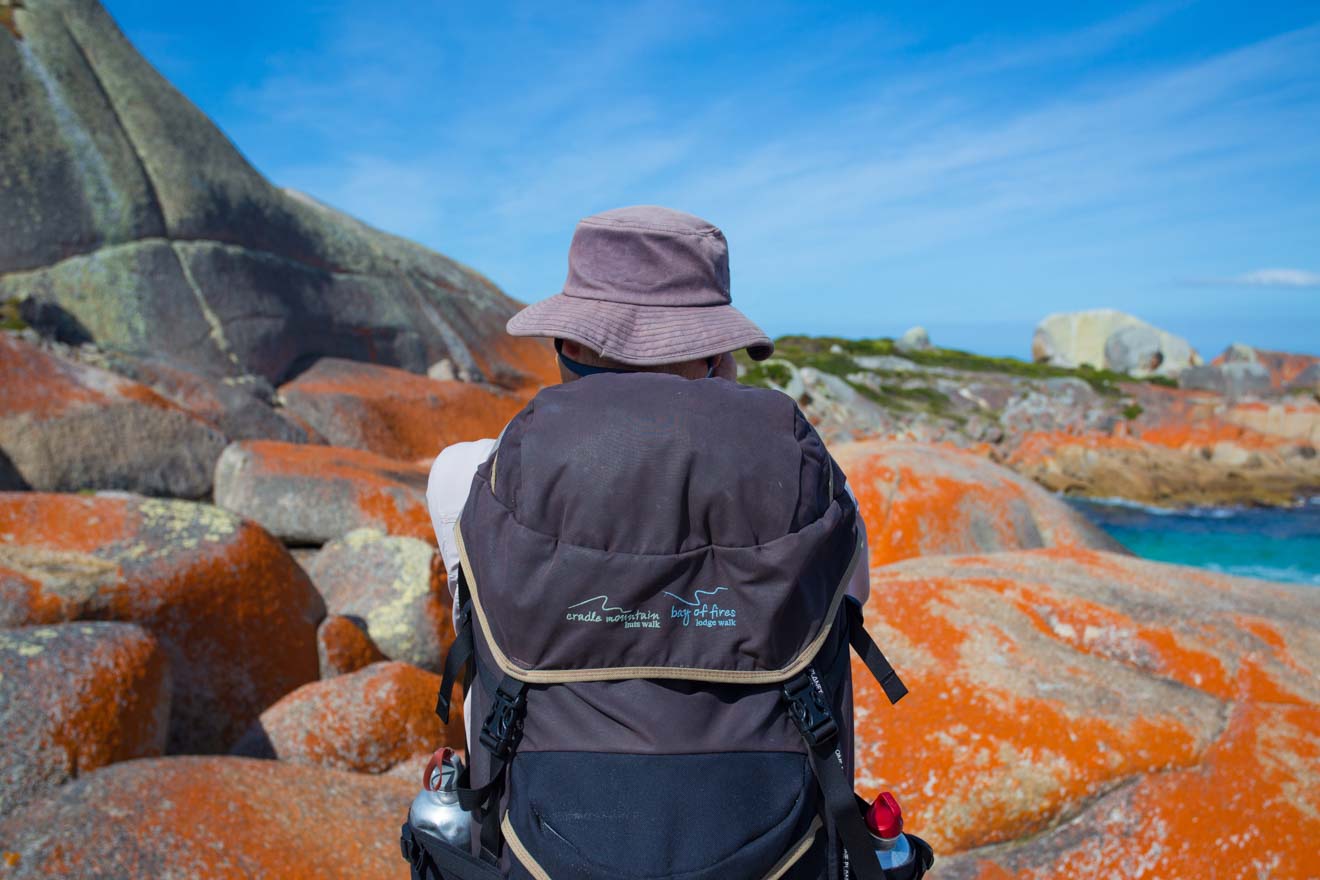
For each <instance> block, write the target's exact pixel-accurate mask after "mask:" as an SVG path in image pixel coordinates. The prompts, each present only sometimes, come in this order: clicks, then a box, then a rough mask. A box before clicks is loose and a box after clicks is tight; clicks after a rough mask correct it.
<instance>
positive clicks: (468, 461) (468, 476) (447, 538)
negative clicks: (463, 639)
mask: <svg viewBox="0 0 1320 880" xmlns="http://www.w3.org/2000/svg"><path fill="white" fill-rule="evenodd" d="M498 444H499V441H498V440H495V439H485V440H472V441H469V442H467V443H455V444H453V445H452V446H446V447H445V448H444V449H442V450H440V454H439V455H437V456H436V457H435V461H434V462H433V463H432V464H431V475H430V477H428V478H427V481H426V508H427V510H429V511H430V513H431V525H432V526H433V527H434V528H435V540H436V543H437V544H439V546H440V557H441V558H442V559H443V560H444V562H445V571H446V572H447V573H448V575H449V593H450V595H453V593H454V591H455V590H456V589H458V542H457V541H456V540H455V539H454V524H455V523H457V522H458V517H459V515H460V514H462V513H463V506H464V505H465V504H467V497H468V490H469V489H470V488H471V487H472V477H473V475H475V474H476V472H477V467H478V466H479V465H480V464H481V463H482V462H483V461H485V460H486V459H488V458H490V455H491V453H492V452H494V450H495V447H496V446H497V445H498ZM454 610H455V611H457V610H458V609H457V608H455V609H454Z"/></svg>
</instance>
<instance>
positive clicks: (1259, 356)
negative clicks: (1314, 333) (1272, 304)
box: [1210, 342, 1320, 388]
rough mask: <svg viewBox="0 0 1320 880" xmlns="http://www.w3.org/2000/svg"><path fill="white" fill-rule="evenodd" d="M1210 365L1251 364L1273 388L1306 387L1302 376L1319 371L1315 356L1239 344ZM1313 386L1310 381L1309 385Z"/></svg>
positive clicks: (1318, 362)
mask: <svg viewBox="0 0 1320 880" xmlns="http://www.w3.org/2000/svg"><path fill="white" fill-rule="evenodd" d="M1210 363H1211V364H1213V365H1214V366H1216V367H1219V366H1227V365H1229V364H1253V365H1257V366H1260V367H1263V368H1264V369H1265V371H1266V372H1267V374H1268V375H1269V378H1270V385H1271V386H1272V387H1274V388H1298V387H1306V384H1307V383H1306V380H1305V379H1302V376H1303V375H1304V374H1305V373H1306V372H1307V371H1308V370H1309V371H1311V372H1312V373H1315V372H1317V371H1318V370H1320V357H1316V356H1315V355H1309V354H1290V353H1288V352H1284V351H1265V350H1263V349H1257V348H1252V347H1251V346H1249V345H1243V344H1242V343H1240V342H1238V343H1234V344H1233V345H1230V346H1229V347H1228V348H1226V349H1224V352H1223V353H1222V354H1221V355H1219V357H1217V358H1215V359H1214V360H1213V361H1211V362H1210ZM1299 379H1300V380H1301V381H1300V382H1299V381H1298V380H1299ZM1314 384H1315V383H1314V380H1312V382H1311V385H1312V386H1313V385H1314Z"/></svg>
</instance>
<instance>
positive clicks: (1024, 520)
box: [832, 440, 1121, 565]
mask: <svg viewBox="0 0 1320 880" xmlns="http://www.w3.org/2000/svg"><path fill="white" fill-rule="evenodd" d="M832 452H833V455H834V457H835V460H836V461H838V462H839V466H840V467H841V468H843V471H844V473H845V474H846V475H847V477H848V485H849V486H851V487H852V490H853V493H854V494H855V495H856V496H857V501H858V504H860V505H861V507H862V510H863V511H864V512H865V516H866V524H867V530H868V533H869V534H868V538H869V543H870V551H871V564H872V565H884V564H886V563H889V562H896V561H898V560H900V559H908V558H911V557H914V556H930V555H935V554H947V553H985V552H993V551H999V550H1028V549H1034V548H1038V547H1056V546H1064V547H1090V548H1099V549H1108V550H1121V548H1120V547H1119V546H1118V545H1117V544H1116V543H1115V542H1114V541H1113V540H1112V539H1111V538H1109V537H1108V536H1106V535H1105V534H1104V532H1102V531H1101V530H1100V529H1098V528H1096V527H1095V526H1094V525H1092V524H1091V523H1090V522H1088V521H1087V519H1086V518H1085V517H1084V516H1082V515H1081V514H1080V513H1078V512H1077V511H1075V510H1073V509H1072V508H1071V507H1069V506H1068V505H1067V504H1066V503H1064V502H1063V501H1060V500H1059V499H1057V498H1054V497H1053V496H1051V495H1050V494H1049V493H1048V492H1046V491H1045V490H1043V489H1041V488H1040V487H1039V486H1036V485H1034V484H1033V483H1032V482H1031V481H1030V480H1027V479H1025V478H1023V477H1020V476H1018V475H1017V474H1015V473H1013V472H1012V471H1010V470H1008V469H1007V468H1003V467H1000V466H999V465H996V464H994V463H993V462H990V461H987V460H986V459H985V458H983V457H981V456H978V455H975V454H973V453H970V452H963V451H960V450H957V449H953V448H950V447H941V446H933V445H925V444H918V443H904V442H896V441H883V440H873V441H869V442H865V443H849V444H845V445H840V446H836V447H834V448H833V450H832Z"/></svg>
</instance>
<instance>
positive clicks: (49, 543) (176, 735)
mask: <svg viewBox="0 0 1320 880" xmlns="http://www.w3.org/2000/svg"><path fill="white" fill-rule="evenodd" d="M0 567H2V568H5V569H8V570H9V571H12V572H17V573H18V574H19V575H21V577H20V578H6V577H3V576H0V590H2V591H4V593H2V594H0V607H6V606H10V600H9V593H10V591H11V590H12V591H13V592H14V594H15V595H16V596H17V601H16V602H15V606H20V605H21V607H25V608H29V609H32V611H31V612H30V613H31V614H32V617H33V618H34V620H33V621H29V620H25V619H22V617H18V616H17V615H15V616H11V617H10V618H9V620H8V621H7V622H8V623H9V624H10V625H14V624H23V623H28V622H35V620H42V621H50V620H52V619H61V620H89V619H96V620H118V621H124V622H130V623H136V624H138V625H139V626H141V627H142V628H143V629H145V630H146V631H148V632H149V633H151V635H152V636H153V637H155V639H156V640H157V641H158V642H159V643H160V646H161V648H162V650H163V651H164V653H165V655H166V656H167V657H168V658H169V666H170V671H171V675H172V678H173V682H174V696H173V699H172V701H171V708H170V723H169V740H168V748H169V750H170V751H171V752H219V751H224V750H227V749H228V748H229V747H230V746H231V745H233V743H234V741H235V740H236V739H237V738H238V737H239V736H240V735H242V733H243V732H244V731H245V730H246V729H247V727H248V725H249V724H251V723H252V721H253V720H255V719H256V717H257V716H258V715H259V714H260V713H261V711H262V710H263V709H265V708H266V707H267V706H269V705H270V704H271V703H273V702H275V701H276V700H277V699H279V698H280V697H281V696H283V695H284V694H286V693H288V692H289V691H291V690H293V689H294V688H296V687H298V686H299V685H301V684H304V683H305V682H309V681H313V680H315V679H316V677H317V673H318V669H317V657H316V625H317V623H319V622H320V620H321V618H322V617H323V616H324V613H325V612H324V606H323V605H322V603H321V599H320V597H319V596H318V595H317V594H316V591H315V589H314V588H313V587H312V584H311V582H310V581H309V580H308V579H307V576H306V575H305V574H304V573H303V571H302V570H301V569H300V568H299V567H298V566H297V564H296V563H294V561H293V560H292V559H291V558H290V557H289V554H288V552H287V551H286V550H285V549H284V547H283V546H282V545H281V544H280V543H279V542H278V541H276V540H275V539H274V538H273V537H271V535H270V534H268V533H267V532H265V531H264V530H262V529H261V528H260V527H259V526H257V525H256V524H254V523H252V522H248V521H246V520H242V519H239V518H238V517H236V516H234V515H233V514H230V513H227V512H225V511H223V510H219V509H218V508H215V507H210V506H208V505H204V504H193V503H189V502H185V501H161V500H154V499H146V498H138V497H134V496H117V497H106V496H79V495H46V494H41V493H35V492H16V493H0ZM34 585H35V586H34ZM10 613H11V614H12V611H11V612H10ZM16 617H17V619H16Z"/></svg>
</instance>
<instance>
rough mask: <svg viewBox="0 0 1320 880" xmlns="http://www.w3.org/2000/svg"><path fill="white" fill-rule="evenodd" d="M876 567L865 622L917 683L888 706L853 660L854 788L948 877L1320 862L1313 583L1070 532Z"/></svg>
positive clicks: (1318, 604)
mask: <svg viewBox="0 0 1320 880" xmlns="http://www.w3.org/2000/svg"><path fill="white" fill-rule="evenodd" d="M869 512H870V511H869V510H868V513H869ZM872 581H873V583H874V584H875V587H874V593H873V598H872V602H873V604H872V605H870V606H868V613H867V623H868V629H869V630H870V631H871V632H872V634H873V635H874V637H875V638H876V640H877V642H878V643H879V644H881V645H883V646H884V648H885V651H886V653H887V654H889V656H890V657H891V659H892V660H893V661H894V664H895V666H896V667H897V668H898V669H899V671H900V673H901V674H902V675H903V677H904V680H905V681H906V683H907V684H908V686H909V688H910V689H911V693H910V694H909V696H907V697H906V698H904V699H903V701H902V702H900V703H899V704H898V705H897V706H895V707H892V708H891V707H890V706H889V705H888V702H887V700H885V698H884V695H883V693H882V692H881V690H880V688H879V687H878V685H876V684H875V683H874V682H873V681H872V680H871V679H870V678H869V677H868V676H866V675H865V674H864V673H863V672H862V671H861V670H860V669H859V670H858V672H857V674H856V676H855V681H856V690H855V702H856V705H857V718H858V720H857V739H858V751H857V758H858V765H859V770H858V777H859V784H860V787H861V788H862V789H863V790H865V791H866V792H867V793H868V794H873V793H874V792H875V791H876V790H878V789H880V788H891V789H892V790H893V791H894V792H895V793H896V794H897V795H898V796H899V798H900V800H901V801H902V802H903V804H904V807H905V812H906V813H907V814H908V828H909V830H911V831H913V832H915V833H917V834H920V835H922V836H924V837H927V838H928V839H929V840H930V841H931V842H932V843H933V844H934V845H935V847H936V849H937V851H940V852H942V853H944V854H945V855H946V857H945V858H944V859H943V860H942V864H940V865H939V869H940V871H941V876H946V877H1002V876H1077V877H1100V876H1110V875H1111V874H1112V873H1113V869H1114V866H1116V865H1129V866H1130V865H1133V864H1134V863H1139V864H1141V865H1142V866H1143V870H1142V871H1141V872H1140V873H1141V874H1142V876H1152V877H1192V876H1201V875H1202V874H1203V873H1204V870H1205V865H1206V862H1205V859H1206V858H1207V854H1208V853H1212V854H1213V858H1214V859H1215V864H1216V865H1217V866H1219V869H1220V870H1221V872H1222V873H1223V874H1224V875H1225V876H1246V875H1253V876H1254V874H1253V872H1252V871H1251V870H1250V869H1249V866H1250V865H1252V864H1255V863H1257V860H1258V859H1261V858H1264V859H1265V860H1266V861H1267V862H1268V861H1270V860H1273V865H1274V868H1273V869H1272V870H1271V873H1270V876H1281V877H1300V876H1305V874H1306V872H1305V871H1304V870H1302V866H1305V865H1307V864H1313V862H1311V861H1309V860H1311V859H1313V857H1314V846H1313V841H1314V839H1315V835H1316V833H1317V832H1320V819H1318V818H1317V815H1318V813H1317V809H1316V806H1317V804H1316V801H1315V791H1316V778H1315V770H1314V760H1313V758H1314V754H1315V747H1316V741H1315V734H1314V731H1315V730H1316V722H1317V720H1320V710H1318V709H1317V708H1316V707H1317V705H1318V704H1320V678H1317V676H1316V674H1315V670H1316V668H1317V667H1318V666H1320V641H1318V640H1317V639H1316V631H1315V622H1314V621H1315V620H1316V615H1317V613H1318V612H1320V593H1317V592H1316V591H1315V590H1314V589H1309V588H1306V587H1289V586H1286V585H1281V584H1274V583H1268V582H1265V581H1252V580H1247V579H1241V578H1230V577H1225V576H1220V575H1214V574H1211V573H1209V572H1205V571H1200V570H1197V569H1191V568H1184V567H1179V566H1171V565H1163V564H1159V563H1152V562H1146V561H1141V560H1137V559H1133V558H1130V557H1123V556H1116V555H1113V554H1109V553H1103V552H1095V551H1086V550H1077V549H1071V548H1055V549H1049V550H1037V551H1028V552H1017V553H995V554H990V555H986V556H969V557H938V558H924V559H914V560H908V561H905V562H901V563H898V564H895V565H890V566H885V567H882V568H877V569H874V570H873V571H872ZM1209 803H1214V804H1219V805H1222V806H1223V808H1224V812H1225V814H1226V815H1231V817H1232V822H1233V825H1234V829H1233V832H1232V833H1231V834H1226V833H1225V827H1224V825H1223V824H1222V823H1220V822H1217V821H1205V820H1206V814H1205V812H1204V810H1205V805H1206V804H1209ZM1235 805H1236V806H1235ZM1264 805H1268V806H1267V807H1264ZM1261 807H1264V808H1261ZM1018 841H1021V843H1018ZM992 845H998V846H997V847H995V846H992ZM984 847H991V848H989V849H981V848H984ZM968 850H972V853H971V854H970V855H968V856H965V857H961V858H948V857H947V856H948V855H950V854H953V853H956V852H962V851H968ZM1262 864H1263V863H1262ZM994 865H997V866H999V869H1000V870H1001V871H1003V872H1004V873H995V871H994V870H990V868H991V866H994ZM1029 869H1035V870H1036V871H1038V872H1039V873H1031V871H1030V870H1029ZM982 870H986V871H987V873H978V871H982ZM1137 873H1138V872H1137V871H1135V869H1134V870H1133V871H1132V874H1131V875H1132V876H1136V874H1137Z"/></svg>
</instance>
